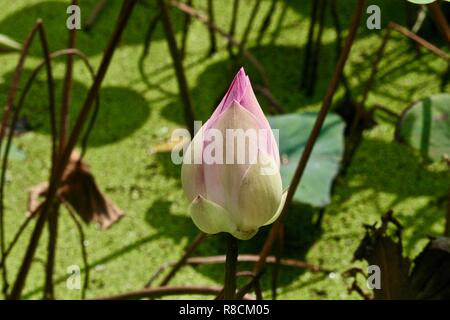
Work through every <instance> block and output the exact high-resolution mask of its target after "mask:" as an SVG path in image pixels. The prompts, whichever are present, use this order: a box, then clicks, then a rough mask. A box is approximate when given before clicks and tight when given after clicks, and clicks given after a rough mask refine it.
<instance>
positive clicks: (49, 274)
mask: <svg viewBox="0 0 450 320" xmlns="http://www.w3.org/2000/svg"><path fill="white" fill-rule="evenodd" d="M58 217H59V203H56V204H55V205H54V206H53V209H52V212H51V213H50V216H49V218H48V221H47V223H48V231H49V237H48V248H47V263H46V266H45V286H44V299H47V300H54V299H55V292H54V285H53V274H54V273H55V257H56V244H57V240H58Z"/></svg>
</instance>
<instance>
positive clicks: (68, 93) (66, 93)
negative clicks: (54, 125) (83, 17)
mask: <svg viewBox="0 0 450 320" xmlns="http://www.w3.org/2000/svg"><path fill="white" fill-rule="evenodd" d="M77 4H78V0H72V5H77ZM76 35H77V29H76V28H73V29H71V30H70V31H69V43H68V48H69V49H71V48H75V42H76ZM73 59H74V57H73V56H72V55H71V54H69V55H67V60H66V74H65V76H64V87H63V93H62V104H61V120H60V121H61V124H60V125H61V128H60V129H59V154H62V152H63V150H64V147H65V146H66V140H67V135H68V130H69V108H70V103H71V100H72V87H73V76H72V74H73Z"/></svg>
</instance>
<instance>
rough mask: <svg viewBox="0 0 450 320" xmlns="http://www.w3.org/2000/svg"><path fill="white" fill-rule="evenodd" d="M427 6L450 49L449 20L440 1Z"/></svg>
mask: <svg viewBox="0 0 450 320" xmlns="http://www.w3.org/2000/svg"><path fill="white" fill-rule="evenodd" d="M427 6H428V9H430V12H431V16H432V18H433V20H434V23H435V24H436V25H437V27H438V29H439V32H440V33H441V34H442V37H443V38H444V40H445V41H446V42H447V45H448V46H449V47H450V27H449V25H448V22H447V19H446V18H445V15H444V14H443V13H442V10H441V6H440V4H439V1H435V2H433V3H430V4H428V5H427Z"/></svg>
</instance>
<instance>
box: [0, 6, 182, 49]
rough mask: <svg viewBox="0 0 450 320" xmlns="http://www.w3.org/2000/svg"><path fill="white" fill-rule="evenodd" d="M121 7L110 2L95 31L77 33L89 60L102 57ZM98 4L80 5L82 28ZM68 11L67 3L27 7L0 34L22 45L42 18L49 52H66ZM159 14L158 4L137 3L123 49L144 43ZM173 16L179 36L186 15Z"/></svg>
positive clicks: (1, 26) (9, 18)
mask: <svg viewBox="0 0 450 320" xmlns="http://www.w3.org/2000/svg"><path fill="white" fill-rule="evenodd" d="M121 3H122V2H121V1H107V4H106V6H105V8H104V9H103V11H102V12H101V13H100V14H99V15H98V17H97V20H96V21H95V24H94V25H93V27H92V28H91V29H90V30H89V31H86V30H82V31H80V32H78V33H77V48H78V49H80V50H81V51H83V52H84V53H85V54H86V55H88V56H91V55H95V54H99V53H101V52H102V51H103V50H104V48H105V46H106V44H107V42H108V39H109V38H110V36H111V33H112V30H113V28H114V25H115V23H116V21H117V17H118V15H119V12H120V7H121ZM95 4H96V1H90V0H89V1H88V0H81V1H79V6H80V11H81V24H82V26H83V23H84V22H85V21H86V20H87V19H88V17H89V16H90V14H91V12H92V10H93V8H94V6H95ZM67 7H68V4H67V3H65V2H60V1H46V2H39V3H37V4H33V5H29V6H25V7H24V8H23V9H21V10H19V11H17V12H14V13H13V14H11V15H9V16H7V17H6V18H4V19H3V20H2V21H0V33H3V34H6V35H8V36H10V37H12V38H14V39H16V40H17V41H20V42H22V41H23V40H24V39H25V37H26V35H27V34H28V32H29V31H30V30H31V28H32V27H33V26H34V25H35V23H36V20H37V19H39V18H41V19H42V20H43V22H44V26H45V28H46V31H47V37H48V42H49V46H50V50H51V51H54V50H59V49H62V48H65V47H67V42H68V33H69V32H68V29H67V27H66V20H67V18H68V16H69V15H68V14H67V13H66V10H67ZM156 13H157V9H156V4H153V2H152V1H148V2H138V4H137V5H136V8H135V10H134V11H133V14H132V16H131V19H130V21H129V25H128V26H127V28H126V29H125V31H124V34H123V37H122V45H141V44H142V43H143V42H144V37H145V30H147V27H148V25H149V21H150V20H151V18H152V17H153V16H154V15H155V14H156ZM172 14H173V18H174V19H173V21H174V30H175V31H176V32H178V31H179V30H181V27H182V21H183V19H182V17H183V15H182V13H180V12H178V11H175V10H174V12H173V13H172ZM163 37H164V34H163V31H162V29H161V28H157V29H156V30H155V33H154V35H153V40H161V39H163ZM35 42H36V43H35V44H34V45H33V47H32V50H31V52H30V53H31V54H32V55H36V56H41V55H42V53H41V48H40V46H39V45H37V41H35Z"/></svg>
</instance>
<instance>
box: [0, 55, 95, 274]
mask: <svg viewBox="0 0 450 320" xmlns="http://www.w3.org/2000/svg"><path fill="white" fill-rule="evenodd" d="M63 55H76V56H78V57H80V58H81V59H82V60H83V62H84V63H85V65H86V66H87V68H88V69H89V71H90V73H91V74H94V71H93V68H92V66H91V65H90V64H89V61H88V60H87V57H86V56H85V55H84V54H83V53H82V52H81V51H79V50H77V49H64V50H60V51H55V52H53V53H51V54H50V59H55V58H58V57H60V56H63ZM45 65H46V62H45V61H44V62H42V63H40V64H39V65H38V66H37V67H35V69H34V70H33V71H32V72H31V75H30V77H29V78H28V80H27V82H26V84H25V86H24V87H23V89H22V92H21V96H20V98H19V102H18V103H17V106H16V108H15V110H14V114H13V118H12V120H11V127H12V128H14V127H15V126H16V123H17V121H18V119H19V115H20V112H21V110H22V107H23V105H24V103H25V100H26V97H27V96H28V92H29V91H30V89H31V86H32V84H33V83H34V80H35V79H36V77H37V75H38V73H39V72H40V71H41V70H42V68H43V67H44V66H45ZM13 136H14V130H10V131H9V133H8V137H7V139H6V145H5V150H4V153H3V159H2V168H6V167H7V163H8V155H9V151H10V149H11V144H12V139H13ZM5 173H6V170H5V169H2V170H1V177H0V189H1V190H4V186H5V177H6V176H5ZM41 208H42V207H41V206H39V207H38V208H37V209H38V210H40V209H41ZM38 210H36V211H38ZM35 214H36V213H30V216H29V217H27V218H26V220H25V222H24V223H23V224H22V225H21V226H20V227H19V230H18V231H17V233H16V234H15V235H14V237H13V240H12V241H11V244H10V245H9V247H8V248H7V249H6V250H5V254H4V257H2V259H1V262H0V269H1V268H2V267H3V265H4V261H5V260H6V257H7V256H8V254H9V253H10V252H11V250H12V249H13V247H14V245H15V244H16V243H17V241H18V240H19V238H20V236H21V235H22V232H23V231H24V230H25V228H26V227H27V225H28V223H29V222H30V220H31V217H32V216H34V215H35Z"/></svg>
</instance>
